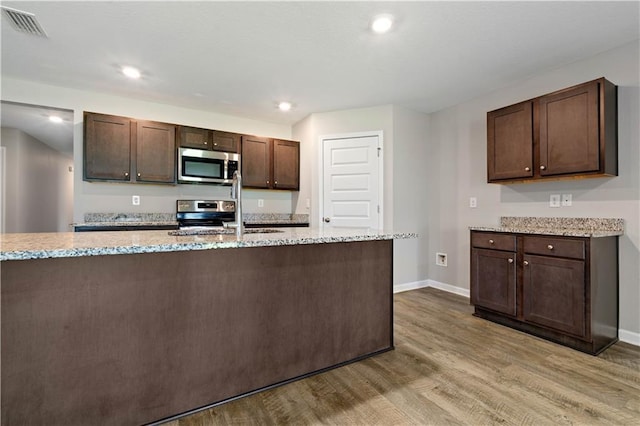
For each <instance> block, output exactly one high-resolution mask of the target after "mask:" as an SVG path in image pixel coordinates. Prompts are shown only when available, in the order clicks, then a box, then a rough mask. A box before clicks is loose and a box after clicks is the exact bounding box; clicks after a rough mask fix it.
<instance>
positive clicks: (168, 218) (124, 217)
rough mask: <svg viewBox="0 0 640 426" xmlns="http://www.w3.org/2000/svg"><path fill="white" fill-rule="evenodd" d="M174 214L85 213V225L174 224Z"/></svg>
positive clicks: (281, 218) (255, 219)
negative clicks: (124, 223) (123, 223)
mask: <svg viewBox="0 0 640 426" xmlns="http://www.w3.org/2000/svg"><path fill="white" fill-rule="evenodd" d="M242 219H243V221H244V222H247V223H264V224H269V223H282V222H291V223H309V215H308V214H291V213H244V214H243V215H242ZM175 221H176V214H175V213H85V214H84V222H85V223H86V224H97V223H100V224H105V223H122V222H126V223H159V222H162V223H165V222H175Z"/></svg>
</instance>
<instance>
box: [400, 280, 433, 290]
mask: <svg viewBox="0 0 640 426" xmlns="http://www.w3.org/2000/svg"><path fill="white" fill-rule="evenodd" d="M424 287H429V280H424V281H414V282H412V283H404V284H398V285H394V286H393V292H394V293H402V292H403V291H409V290H417V289H419V288H424Z"/></svg>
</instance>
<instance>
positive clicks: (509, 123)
mask: <svg viewBox="0 0 640 426" xmlns="http://www.w3.org/2000/svg"><path fill="white" fill-rule="evenodd" d="M531 106H532V103H531V102H529V101H527V102H522V103H519V104H516V105H512V106H508V107H506V108H502V109H499V110H497V111H492V112H490V113H488V114H487V140H488V141H490V142H489V143H488V144H487V169H488V174H489V181H490V182H491V181H493V180H498V179H520V178H529V177H532V176H533V130H532V129H533V115H532V112H531V111H532V108H531Z"/></svg>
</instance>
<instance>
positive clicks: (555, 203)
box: [549, 194, 560, 207]
mask: <svg viewBox="0 0 640 426" xmlns="http://www.w3.org/2000/svg"><path fill="white" fill-rule="evenodd" d="M549 207H560V194H551V196H550V197H549Z"/></svg>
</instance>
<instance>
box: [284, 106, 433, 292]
mask: <svg viewBox="0 0 640 426" xmlns="http://www.w3.org/2000/svg"><path fill="white" fill-rule="evenodd" d="M428 121H429V118H428V116H427V115H426V114H422V113H419V112H415V111H410V110H407V109H404V108H399V107H395V106H391V105H385V106H378V107H371V108H361V109H353V110H344V111H333V112H327V113H316V114H312V115H310V116H309V117H307V118H306V119H304V120H302V121H300V122H299V123H297V124H296V125H295V126H294V128H293V137H294V139H297V140H300V141H301V155H300V157H301V166H300V170H301V191H300V196H299V199H298V202H297V208H296V209H297V211H298V212H307V210H306V199H310V200H311V209H310V212H311V220H312V226H318V225H319V217H320V212H319V206H318V200H319V197H320V194H319V182H318V178H319V176H320V172H319V167H320V162H319V161H320V159H319V158H318V153H319V143H320V138H321V137H322V136H327V135H340V134H349V133H360V132H366V131H382V134H383V159H384V164H383V173H384V181H385V183H384V188H383V196H384V200H383V218H384V219H383V221H384V227H385V228H386V229H393V230H394V231H398V232H402V231H406V232H418V233H420V238H419V239H416V240H397V241H395V242H394V279H393V282H394V284H404V283H410V282H416V281H423V280H424V279H426V277H427V264H426V263H427V261H426V254H427V248H428V238H427V233H426V222H425V221H424V217H423V210H424V208H425V204H426V192H425V191H422V190H421V187H422V185H423V182H424V181H426V179H427V169H426V168H425V167H424V164H423V158H424V157H425V156H426V155H427V154H426V152H427V148H428V145H427V130H428ZM303 183H304V185H303Z"/></svg>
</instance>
